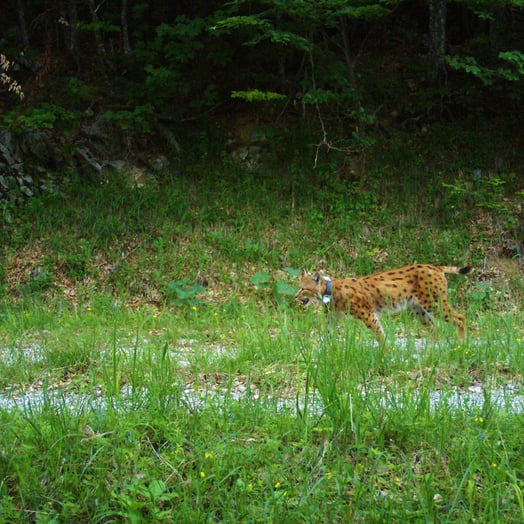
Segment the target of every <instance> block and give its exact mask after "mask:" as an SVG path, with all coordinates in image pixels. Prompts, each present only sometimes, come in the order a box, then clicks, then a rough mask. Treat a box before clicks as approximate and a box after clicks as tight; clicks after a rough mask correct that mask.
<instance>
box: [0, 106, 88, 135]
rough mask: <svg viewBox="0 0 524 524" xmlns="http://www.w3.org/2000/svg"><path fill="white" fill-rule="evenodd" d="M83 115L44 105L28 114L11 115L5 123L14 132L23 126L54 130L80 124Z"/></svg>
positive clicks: (7, 116)
mask: <svg viewBox="0 0 524 524" xmlns="http://www.w3.org/2000/svg"><path fill="white" fill-rule="evenodd" d="M80 118H81V114H80V113H79V112H78V111H76V110H69V109H66V108H65V107H62V106H59V105H56V104H50V103H43V104H42V105H41V106H40V107H38V108H35V109H32V110H31V111H30V112H29V113H28V114H26V115H24V114H17V113H9V114H7V115H6V116H5V117H4V122H5V123H6V124H7V125H8V126H10V127H11V128H12V129H13V130H15V131H16V130H17V129H19V128H20V127H22V126H25V127H32V128H35V129H53V128H55V127H57V126H61V127H66V128H67V127H72V126H75V125H76V124H78V122H79V121H80Z"/></svg>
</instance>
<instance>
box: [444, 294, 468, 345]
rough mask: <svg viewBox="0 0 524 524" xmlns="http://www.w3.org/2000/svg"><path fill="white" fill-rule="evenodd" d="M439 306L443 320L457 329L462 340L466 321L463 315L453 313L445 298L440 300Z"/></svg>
mask: <svg viewBox="0 0 524 524" xmlns="http://www.w3.org/2000/svg"><path fill="white" fill-rule="evenodd" d="M440 304H441V309H442V315H443V317H444V320H445V321H446V322H448V323H451V324H454V325H455V326H456V327H457V329H458V332H459V337H460V338H461V339H463V338H464V337H465V334H466V320H465V318H464V315H461V314H460V313H457V312H456V311H453V310H452V309H451V307H450V306H449V303H448V301H447V299H446V297H445V296H443V297H442V298H441V300H440Z"/></svg>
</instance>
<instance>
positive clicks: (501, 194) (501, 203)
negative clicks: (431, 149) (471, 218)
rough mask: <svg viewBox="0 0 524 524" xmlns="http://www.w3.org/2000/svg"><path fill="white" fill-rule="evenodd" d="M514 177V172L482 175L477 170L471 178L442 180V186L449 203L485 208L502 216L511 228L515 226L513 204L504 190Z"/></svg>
mask: <svg viewBox="0 0 524 524" xmlns="http://www.w3.org/2000/svg"><path fill="white" fill-rule="evenodd" d="M515 179H516V175H515V173H503V174H501V175H491V174H487V175H483V174H482V173H480V172H478V173H477V175H476V176H475V177H474V178H473V180H458V181H455V182H453V183H447V182H443V186H444V187H445V188H446V189H448V190H449V193H448V203H449V205H452V206H454V207H457V208H462V209H464V210H467V209H471V208H472V207H479V208H481V209H485V210H487V211H490V212H492V213H493V214H495V215H497V216H499V217H502V218H504V219H505V221H506V225H507V226H508V227H509V229H511V228H512V227H514V226H515V216H514V206H513V204H512V203H511V202H510V201H509V200H508V199H507V198H506V191H507V188H508V186H510V185H511V184H512V182H513V181H514V180H515Z"/></svg>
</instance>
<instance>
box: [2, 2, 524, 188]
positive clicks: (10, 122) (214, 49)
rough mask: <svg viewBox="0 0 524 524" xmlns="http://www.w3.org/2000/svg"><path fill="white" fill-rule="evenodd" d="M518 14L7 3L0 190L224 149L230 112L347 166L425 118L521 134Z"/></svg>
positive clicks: (436, 8) (501, 10) (500, 7)
mask: <svg viewBox="0 0 524 524" xmlns="http://www.w3.org/2000/svg"><path fill="white" fill-rule="evenodd" d="M523 6H524V2H523V0H496V1H494V0H455V1H451V0H376V1H374V0H321V1H304V0H290V1H281V0H260V1H247V0H233V1H230V2H216V1H205V2H204V1H199V0H196V1H192V2H186V1H181V2H158V1H154V0H152V1H132V0H119V1H102V2H99V1H97V0H35V1H31V2H28V1H25V0H10V1H8V2H6V3H5V5H4V7H3V14H2V18H1V20H0V52H1V55H2V65H1V67H2V77H1V84H0V116H1V118H2V138H1V140H0V142H1V146H2V148H1V149H0V169H1V176H2V178H1V183H2V192H3V194H5V193H7V192H8V188H10V187H13V186H14V187H17V188H18V189H20V188H21V189H22V190H23V191H24V192H25V193H27V194H31V193H32V192H33V189H32V188H31V187H29V186H30V184H29V182H27V180H28V179H31V180H32V177H35V176H36V177H38V176H41V175H42V173H43V172H46V173H47V172H50V171H53V172H61V173H64V172H66V171H67V170H71V169H75V168H78V164H85V165H87V166H88V167H90V168H93V169H94V170H95V171H96V170H97V169H99V168H100V166H101V165H102V164H103V160H104V159H106V160H107V158H115V157H116V156H119V157H122V155H124V153H123V151H124V152H125V156H126V158H128V159H129V158H130V157H137V156H140V154H141V153H143V152H144V151H146V150H147V151H149V152H151V151H152V150H154V149H161V150H163V151H164V152H165V151H168V152H170V153H180V151H181V150H183V151H185V152H188V151H189V150H191V149H194V147H193V146H194V145H195V143H196V142H202V134H201V133H202V132H204V133H208V134H209V133H211V134H212V135H213V136H214V137H215V138H216V137H220V138H221V139H223V141H224V143H225V142H226V141H227V140H228V137H229V139H231V136H236V135H242V130H241V129H235V126H237V125H239V124H238V119H237V118H236V117H238V116H239V115H243V116H244V117H246V118H248V119H250V120H252V121H254V122H256V123H261V122H266V123H270V124H272V125H275V124H276V129H278V125H279V124H280V125H285V124H289V123H290V122H293V124H296V125H297V126H299V127H303V128H307V129H308V130H309V131H310V133H311V141H312V142H314V143H315V144H317V146H319V147H317V154H318V151H319V149H324V150H327V151H331V150H333V151H338V152H341V153H342V155H341V158H342V159H343V158H344V157H345V156H347V155H348V154H349V155H351V154H354V153H358V152H361V151H362V150H365V149H366V148H367V147H369V146H370V145H371V144H372V143H373V141H374V138H375V137H376V136H377V135H378V134H380V135H382V136H384V135H386V136H387V134H388V133H391V132H394V130H397V129H407V130H410V129H417V130H420V129H426V126H428V125H431V124H432V123H434V122H455V121H458V120H461V121H463V120H465V121H467V122H469V124H468V125H470V127H471V128H472V129H474V128H476V127H478V126H480V125H482V124H484V123H486V122H495V121H496V122H500V121H501V120H503V121H504V123H503V124H502V133H503V134H504V133H505V132H507V131H511V133H513V134H516V133H518V131H519V126H521V121H520V120H519V118H520V115H521V113H522V108H523V95H524V90H523V89H522V87H523V85H522V84H523V78H524V54H523V53H522V50H523V47H524V46H523V42H524V7H523ZM246 115H248V116H246ZM489 125H493V124H489ZM499 126H500V124H498V123H497V124H496V125H494V132H498V130H499V129H500V127H499ZM320 146H321V147H320ZM197 149H198V147H197ZM197 154H201V151H197ZM245 155H247V153H245ZM313 155H314V152H313V153H312V156H313ZM72 156H76V160H74V161H73V160H72V159H71V157H72ZM35 160H36V162H34V161H35ZM341 161H343V160H341ZM22 163H24V164H25V171H24V169H23V168H22V166H21V164H22ZM35 163H36V164H38V165H36V166H33V167H31V166H32V165H33V164H35Z"/></svg>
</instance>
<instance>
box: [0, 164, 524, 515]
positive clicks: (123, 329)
mask: <svg viewBox="0 0 524 524" xmlns="http://www.w3.org/2000/svg"><path fill="white" fill-rule="evenodd" d="M201 167H202V166H201ZM375 168H376V169H378V167H377V166H375ZM207 169H211V171H213V169H215V170H216V171H215V173H214V177H211V176H209V175H208V177H206V178H199V177H196V176H195V175H194V173H185V174H184V173H181V174H178V175H177V176H174V175H173V176H171V175H170V174H166V175H165V176H164V177H161V178H160V179H159V180H158V181H157V183H153V184H152V185H151V186H150V187H147V188H144V189H140V190H138V189H133V188H132V187H130V186H129V185H128V184H126V182H125V180H122V179H120V178H119V177H116V176H115V177H114V178H111V179H110V180H109V182H108V183H104V184H101V185H98V186H89V185H87V186H86V185H77V186H74V190H69V191H67V192H65V193H64V194H63V195H61V196H58V195H57V196H52V197H46V198H42V199H33V200H32V201H29V202H28V203H27V205H26V206H25V208H24V209H22V210H15V209H14V208H12V207H9V206H4V208H3V212H4V215H5V216H8V217H9V219H10V220H9V221H6V222H5V225H4V230H3V233H4V255H5V260H6V261H7V263H6V264H5V267H4V269H3V271H2V272H1V273H0V278H1V279H3V280H2V281H1V282H0V290H2V295H1V296H2V303H1V305H0V330H1V331H0V392H1V395H0V397H1V399H2V402H3V404H0V424H1V427H2V431H1V432H0V520H2V521H4V522H40V523H44V522H48V523H49V522H131V523H133V522H173V521H175V522H188V523H189V522H275V523H278V522H291V523H293V522H297V523H298V522H300V523H302V522H366V523H367V522H377V523H378V522H521V521H522V520H523V519H524V499H523V489H524V475H523V470H524V463H523V457H522V449H521V447H522V444H521V442H522V437H521V435H522V427H523V421H524V420H523V419H524V411H523V409H524V408H523V402H524V400H523V395H524V392H523V387H522V374H523V372H524V344H523V343H522V341H523V340H524V330H523V327H522V326H523V325H524V318H523V310H522V293H523V290H522V283H521V279H520V278H519V274H518V270H517V273H515V271H514V269H515V265H514V264H513V263H511V261H510V262H508V265H507V266H504V267H505V269H506V270H507V271H506V272H505V273H504V274H502V275H499V274H498V273H497V274H495V275H494V276H491V277H489V278H488V279H487V280H486V279H483V278H484V277H483V275H482V274H481V272H479V273H478V274H477V275H476V274H475V273H474V274H473V275H471V276H469V277H467V278H463V277H457V278H455V277H451V278H450V298H451V302H452V303H453V305H454V306H455V307H456V309H458V310H460V311H463V312H465V314H466V315H467V318H468V323H469V325H470V331H469V334H468V338H467V340H466V341H464V342H460V341H458V340H457V337H456V333H455V331H454V329H453V328H452V327H449V326H447V325H446V324H445V323H443V322H440V321H438V322H437V324H436V327H435V329H434V330H433V331H429V330H427V329H426V328H424V327H423V326H420V325H419V324H417V323H416V320H415V319H414V318H412V316H410V315H409V314H407V313H405V314H402V315H400V316H397V317H387V318H385V319H384V325H385V330H386V335H387V336H386V343H385V344H382V345H379V344H377V343H375V341H374V340H373V338H372V336H371V335H370V334H369V333H368V332H367V331H366V329H365V328H364V327H363V326H362V325H360V324H359V323H358V322H356V321H354V320H351V319H346V320H344V321H340V322H338V324H337V325H335V323H334V322H331V320H329V319H328V320H326V318H325V317H324V315H323V314H322V312H321V311H319V310H305V311H304V310H302V309H300V308H297V307H295V305H294V304H293V303H292V297H291V296H290V295H289V294H288V293H289V290H290V287H292V286H295V285H296V282H295V280H296V277H294V276H293V275H295V273H296V272H295V271H294V270H298V269H301V268H304V267H305V268H312V267H314V266H315V265H317V264H318V263H319V262H320V261H321V260H324V261H325V263H326V267H327V270H328V271H329V272H331V273H333V274H350V273H351V274H364V273H367V272H369V271H373V270H375V269H382V268H386V267H393V266H395V265H399V264H404V263H408V262H412V261H414V260H418V261H420V262H437V263H446V264H461V263H464V262H466V261H468V260H472V261H473V263H474V265H475V266H476V267H477V269H478V271H480V269H479V268H480V261H481V260H482V259H483V257H484V249H485V247H486V245H487V243H488V242H490V241H491V239H486V241H485V242H486V244H479V243H478V242H477V243H475V242H473V240H472V239H473V237H474V233H472V231H471V229H470V227H469V222H468V216H467V212H466V210H461V211H460V213H461V215H460V216H459V215H458V214H457V211H456V210H454V209H452V208H449V209H448V210H447V213H448V215H447V217H448V219H446V220H443V215H439V213H437V212H436V211H435V209H434V208H432V207H431V205H430V204H429V202H430V201H432V200H433V199H434V197H435V195H437V194H439V193H438V191H443V190H442V188H441V187H440V186H439V188H440V189H439V188H438V187H437V186H435V187H430V188H429V189H428V192H427V194H421V193H417V192H416V191H415V189H413V192H411V191H410V192H409V195H408V196H407V198H406V200H399V199H398V197H395V198H392V197H391V196H388V193H389V192H390V191H391V190H392V188H393V187H395V186H393V185H392V183H391V182H389V183H388V184H389V185H388V189H387V190H386V191H384V192H382V191H381V189H380V187H379V185H378V184H377V186H376V187H372V188H371V187H369V185H366V187H357V185H355V184H354V183H345V182H344V180H343V179H341V178H337V177H330V176H328V175H327V174H326V172H324V173H323V174H319V173H316V172H315V173H308V172H306V170H305V169H303V168H302V169H303V170H302V171H300V166H291V168H290V171H292V173H291V175H292V176H291V175H290V174H289V173H286V171H285V170H281V171H280V172H279V173H278V174H277V173H275V174H274V175H273V176H269V175H267V176H261V175H257V174H254V175H253V174H247V173H242V172H241V171H240V170H239V169H238V168H233V167H232V166H225V167H223V166H221V165H218V167H214V168H211V167H209V166H207ZM288 175H289V176H288ZM406 176H407V177H408V178H409V179H413V178H414V176H415V174H414V172H413V171H412V172H409V173H407V174H406ZM399 183H402V181H399ZM366 184H367V183H366ZM437 185H438V184H437ZM395 194H397V193H395ZM415 194H416V195H417V196H416V198H415ZM428 199H429V200H428ZM453 217H454V218H453ZM285 268H291V269H292V270H289V269H288V270H286V269H285ZM257 274H259V276H258V277H257V278H253V277H254V275H257ZM260 274H261V275H260ZM193 285H195V286H197V287H193ZM200 286H202V287H200ZM202 289H205V291H204V292H203V293H197V292H200V291H202ZM505 391H506V393H504V392H505Z"/></svg>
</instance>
